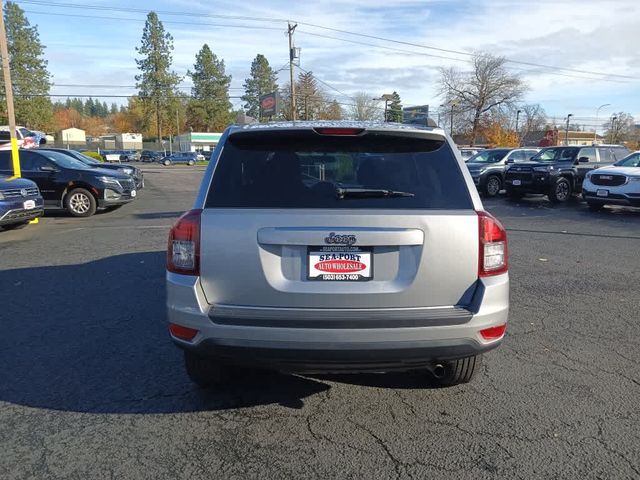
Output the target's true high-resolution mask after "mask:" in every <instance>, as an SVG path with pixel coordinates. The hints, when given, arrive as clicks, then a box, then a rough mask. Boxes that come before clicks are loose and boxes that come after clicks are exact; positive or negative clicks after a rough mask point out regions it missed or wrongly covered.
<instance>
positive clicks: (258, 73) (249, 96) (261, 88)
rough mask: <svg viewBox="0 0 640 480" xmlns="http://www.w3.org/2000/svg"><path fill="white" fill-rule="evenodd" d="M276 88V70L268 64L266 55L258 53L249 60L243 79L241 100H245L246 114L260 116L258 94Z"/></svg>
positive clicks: (263, 93) (273, 90) (260, 94)
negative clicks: (247, 74) (246, 75)
mask: <svg viewBox="0 0 640 480" xmlns="http://www.w3.org/2000/svg"><path fill="white" fill-rule="evenodd" d="M277 90H278V84H277V83H276V72H275V71H274V70H273V69H272V68H271V67H270V66H269V61H268V60H267V57H265V56H264V55H262V54H260V53H259V54H258V55H256V58H255V59H254V60H253V62H251V73H250V76H249V78H247V79H246V80H245V81H244V95H243V96H242V100H243V101H244V102H245V104H244V109H245V111H246V114H247V115H249V116H251V117H253V118H258V117H259V116H260V96H262V95H265V94H267V93H271V92H275V91H277Z"/></svg>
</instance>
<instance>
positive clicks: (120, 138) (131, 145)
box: [116, 133, 142, 150]
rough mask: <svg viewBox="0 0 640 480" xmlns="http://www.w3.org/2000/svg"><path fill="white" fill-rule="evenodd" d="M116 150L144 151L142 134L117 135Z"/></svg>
mask: <svg viewBox="0 0 640 480" xmlns="http://www.w3.org/2000/svg"><path fill="white" fill-rule="evenodd" d="M116 148H117V149H119V150H142V134H141V133H119V134H118V135H116Z"/></svg>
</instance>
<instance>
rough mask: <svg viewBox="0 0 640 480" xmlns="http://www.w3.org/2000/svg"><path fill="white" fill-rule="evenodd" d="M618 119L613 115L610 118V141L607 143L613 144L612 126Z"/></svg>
mask: <svg viewBox="0 0 640 480" xmlns="http://www.w3.org/2000/svg"><path fill="white" fill-rule="evenodd" d="M617 119H618V117H616V116H615V115H614V116H612V117H611V128H610V130H611V135H609V137H610V139H609V143H613V141H614V139H615V135H614V133H615V132H614V131H613V126H614V125H615V124H616V120H617Z"/></svg>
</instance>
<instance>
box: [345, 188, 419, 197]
mask: <svg viewBox="0 0 640 480" xmlns="http://www.w3.org/2000/svg"><path fill="white" fill-rule="evenodd" d="M336 195H337V197H338V198H339V199H343V198H392V197H415V196H416V195H415V193H411V192H399V191H396V190H385V189H383V188H341V187H337V188H336Z"/></svg>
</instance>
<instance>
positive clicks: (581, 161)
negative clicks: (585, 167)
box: [578, 157, 589, 163]
mask: <svg viewBox="0 0 640 480" xmlns="http://www.w3.org/2000/svg"><path fill="white" fill-rule="evenodd" d="M578 163H589V157H580V158H579V159H578Z"/></svg>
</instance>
